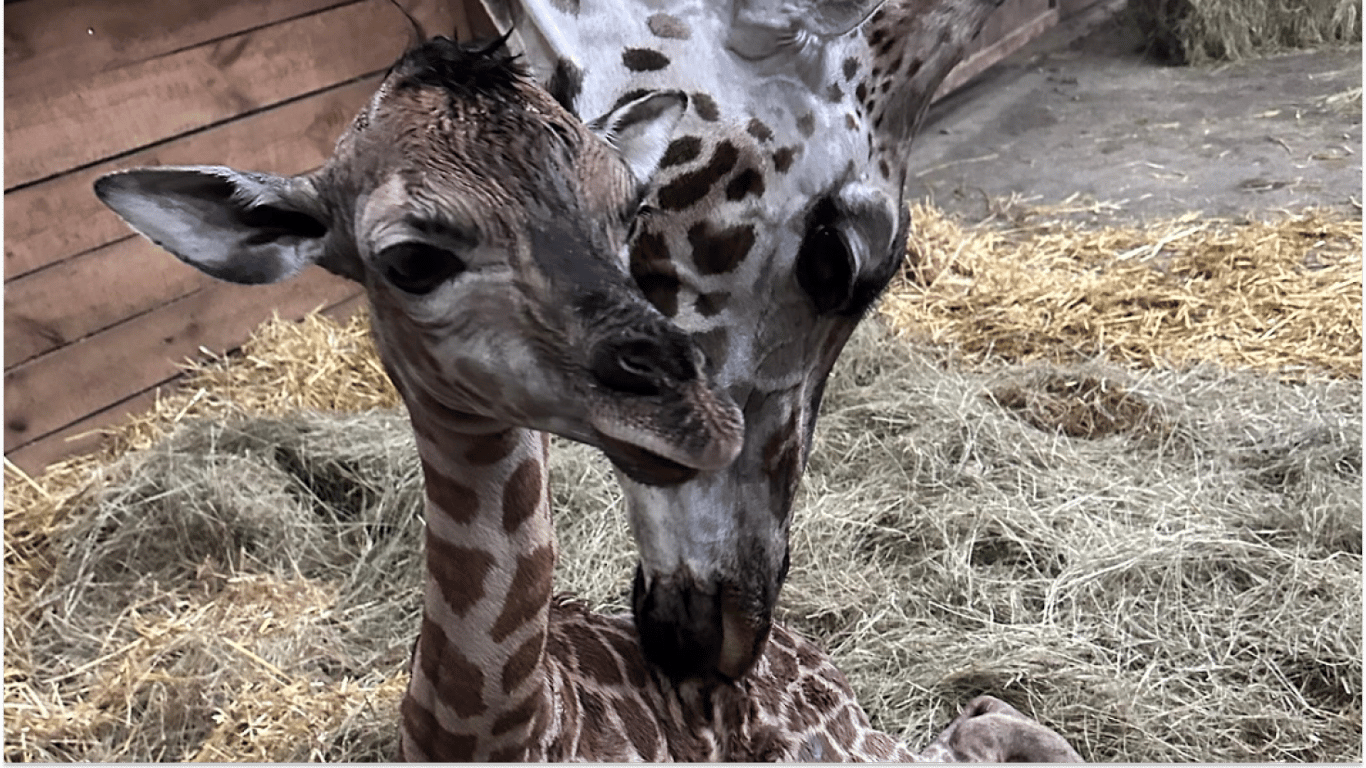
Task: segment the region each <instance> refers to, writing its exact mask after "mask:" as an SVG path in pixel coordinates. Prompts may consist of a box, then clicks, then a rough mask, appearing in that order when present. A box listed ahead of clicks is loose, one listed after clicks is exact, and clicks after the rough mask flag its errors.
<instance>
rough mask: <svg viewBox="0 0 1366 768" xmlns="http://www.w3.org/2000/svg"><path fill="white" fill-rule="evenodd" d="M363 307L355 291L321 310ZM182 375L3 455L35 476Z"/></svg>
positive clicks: (91, 446)
mask: <svg viewBox="0 0 1366 768" xmlns="http://www.w3.org/2000/svg"><path fill="white" fill-rule="evenodd" d="M363 311H365V296H364V294H358V295H356V296H353V297H351V298H349V299H345V300H343V301H341V302H339V303H337V304H333V305H332V306H330V307H327V308H326V309H324V310H323V314H325V315H328V316H330V317H332V318H334V319H336V320H338V321H342V322H344V321H346V320H347V319H348V318H350V317H351V315H353V314H355V313H356V312H363ZM181 378H182V376H181V375H180V374H177V375H176V376H175V377H174V378H172V379H168V380H167V381H163V382H158V385H157V386H155V387H152V388H150V389H146V390H143V391H142V392H139V393H137V394H135V395H133V396H132V397H129V398H127V399H125V400H121V401H119V402H117V403H115V404H113V405H111V406H109V407H108V408H105V409H103V410H101V411H98V412H96V413H94V414H91V415H90V416H87V417H85V418H83V419H81V420H80V421H78V422H76V423H75V424H72V425H70V426H68V427H65V428H63V429H60V430H58V431H56V432H53V433H52V434H50V435H48V436H47V437H45V438H42V439H40V440H35V441H34V442H31V443H28V444H27V445H25V446H23V447H22V448H19V449H17V450H15V451H13V452H11V453H8V454H6V458H8V459H9V460H10V461H12V462H14V464H15V465H16V466H18V467H19V468H20V469H22V470H23V471H24V472H27V473H28V474H29V475H30V476H37V475H39V474H41V473H42V471H43V469H44V468H46V467H47V466H48V465H49V464H51V463H52V462H54V461H57V460H59V459H63V458H65V457H67V456H71V455H74V454H78V453H86V452H89V451H93V450H95V449H96V448H97V447H99V444H100V441H101V440H103V439H104V435H103V433H102V432H101V431H100V430H103V429H107V428H109V427H112V426H114V425H117V424H120V423H122V422H123V421H124V420H125V419H126V418H127V417H128V414H130V413H142V412H144V411H147V410H149V409H150V408H151V407H152V406H153V405H155V404H156V399H157V396H158V395H160V394H162V393H164V392H165V391H166V390H167V389H168V388H170V387H172V386H175V385H176V383H177V382H178V381H179V380H180V379H181Z"/></svg>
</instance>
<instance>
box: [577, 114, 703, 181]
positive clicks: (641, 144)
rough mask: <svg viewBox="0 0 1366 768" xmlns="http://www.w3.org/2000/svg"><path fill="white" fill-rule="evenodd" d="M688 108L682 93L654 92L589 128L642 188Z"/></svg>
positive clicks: (590, 124) (597, 121)
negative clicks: (602, 140)
mask: <svg viewBox="0 0 1366 768" xmlns="http://www.w3.org/2000/svg"><path fill="white" fill-rule="evenodd" d="M687 108H688V96H687V94H685V93H683V92H682V91H656V92H654V93H649V94H646V95H644V96H641V97H640V98H637V99H633V100H631V101H628V102H626V103H625V104H622V105H621V106H619V107H617V108H615V109H613V110H612V111H611V112H608V113H607V114H605V115H603V116H601V117H599V118H598V119H596V120H594V121H593V122H591V123H589V124H588V127H589V128H590V129H592V131H593V132H594V133H596V134H598V135H599V136H601V137H602V138H603V139H604V140H606V141H607V143H608V144H611V145H612V146H613V147H614V148H615V149H616V150H617V152H618V153H620V154H621V158H622V159H623V160H625V161H626V165H627V167H629V168H630V169H631V175H632V176H634V177H635V179H636V183H637V184H641V185H644V184H645V183H646V182H648V181H649V180H650V178H651V177H652V176H654V174H655V171H656V170H658V169H659V161H660V160H662V159H663V158H664V150H665V149H667V148H668V146H669V139H670V138H672V137H673V132H674V128H675V127H676V126H677V125H678V121H679V120H681V119H682V118H683V112H684V111H685V110H687Z"/></svg>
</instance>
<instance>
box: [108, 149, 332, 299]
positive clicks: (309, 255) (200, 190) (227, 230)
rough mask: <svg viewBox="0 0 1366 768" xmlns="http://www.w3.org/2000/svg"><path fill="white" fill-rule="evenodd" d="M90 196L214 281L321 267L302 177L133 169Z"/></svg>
mask: <svg viewBox="0 0 1366 768" xmlns="http://www.w3.org/2000/svg"><path fill="white" fill-rule="evenodd" d="M95 195H96V197H98V198H99V199H100V201H101V202H103V203H104V204H105V205H107V206H109V207H110V208H112V209H113V210H114V212H115V213H117V214H118V215H119V216H122V217H123V219H124V221H126V222H128V224H129V225H130V226H132V228H133V229H134V230H136V231H137V232H138V233H139V234H142V235H144V236H145V237H146V238H147V239H149V240H151V241H152V242H154V243H156V244H157V245H159V246H161V247H162V248H165V249H166V250H168V251H170V252H171V253H173V254H175V256H176V257H177V258H179V259H180V260H181V261H183V262H185V263H186V264H189V265H191V266H193V267H196V268H198V269H200V270H202V271H204V272H206V273H208V274H209V275H212V276H213V277H216V278H218V279H220V280H227V281H229V282H234V283H247V284H258V283H275V282H279V281H281V280H284V279H286V278H289V277H292V276H294V275H296V274H298V273H299V271H300V270H302V269H303V268H304V267H305V266H307V265H309V264H322V265H323V266H325V267H327V268H328V269H329V270H331V271H334V272H337V273H338V274H341V275H342V276H343V277H350V278H351V279H353V280H354V279H358V276H357V275H354V274H350V273H351V272H352V271H354V270H350V269H345V268H341V269H339V268H337V267H338V265H335V264H330V263H326V262H325V260H324V255H325V253H326V248H325V245H324V239H325V238H326V236H327V224H326V218H325V217H324V215H323V206H322V205H321V203H320V201H319V199H318V195H317V191H316V190H315V189H314V187H313V184H312V182H311V181H309V180H308V179H307V178H303V177H289V176H276V175H274V174H268V173H250V172H244V171H236V170H233V169H232V168H225V167H223V166H214V165H196V166H164V167H160V168H136V169H133V170H129V171H120V172H118V173H111V174H109V175H107V176H101V177H100V178H98V179H96V180H95Z"/></svg>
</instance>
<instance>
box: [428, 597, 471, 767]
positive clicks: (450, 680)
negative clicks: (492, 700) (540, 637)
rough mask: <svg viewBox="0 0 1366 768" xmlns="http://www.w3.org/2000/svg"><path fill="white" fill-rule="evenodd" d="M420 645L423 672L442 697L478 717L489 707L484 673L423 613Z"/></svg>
mask: <svg viewBox="0 0 1366 768" xmlns="http://www.w3.org/2000/svg"><path fill="white" fill-rule="evenodd" d="M417 645H418V649H419V653H418V663H419V664H421V668H422V674H423V675H424V676H425V677H426V678H427V680H428V682H430V683H431V684H432V689H433V690H434V691H435V692H436V698H437V700H438V701H440V702H441V703H442V704H445V705H446V706H448V707H450V708H451V711H452V712H454V713H455V714H456V715H459V716H460V717H476V716H478V715H482V714H484V713H485V712H487V711H488V705H487V704H485V703H484V693H483V691H484V673H483V672H482V671H480V669H479V667H478V665H476V664H475V663H474V662H472V661H470V660H469V659H467V658H465V655H464V654H462V653H461V652H460V651H459V649H457V648H456V647H455V646H453V645H451V644H450V641H449V640H447V639H446V633H445V632H444V631H442V629H441V627H440V626H439V625H438V624H437V623H436V622H434V621H432V620H431V619H428V618H426V617H423V619H422V631H421V633H420V634H419V635H418V638H417ZM433 757H435V755H433Z"/></svg>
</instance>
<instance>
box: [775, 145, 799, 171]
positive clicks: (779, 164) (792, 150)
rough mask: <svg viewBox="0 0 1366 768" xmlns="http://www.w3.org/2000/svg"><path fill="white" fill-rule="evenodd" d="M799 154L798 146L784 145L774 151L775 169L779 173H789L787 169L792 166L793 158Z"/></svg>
mask: <svg viewBox="0 0 1366 768" xmlns="http://www.w3.org/2000/svg"><path fill="white" fill-rule="evenodd" d="M796 156H797V148H796V147H783V148H782V149H779V150H778V151H777V152H774V153H773V169H774V170H775V171H777V172H778V173H787V169H788V168H791V167H792V160H793V159H794V158H795V157H796Z"/></svg>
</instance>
